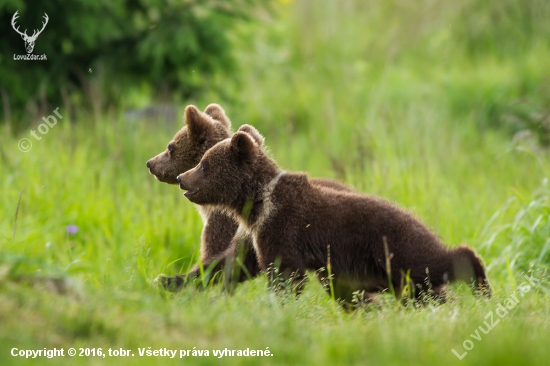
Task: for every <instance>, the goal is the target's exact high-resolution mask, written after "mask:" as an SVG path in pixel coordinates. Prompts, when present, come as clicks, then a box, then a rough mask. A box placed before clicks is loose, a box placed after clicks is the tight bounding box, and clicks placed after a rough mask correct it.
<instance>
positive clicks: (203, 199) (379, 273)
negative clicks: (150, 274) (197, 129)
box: [162, 132, 491, 302]
mask: <svg viewBox="0 0 550 366" xmlns="http://www.w3.org/2000/svg"><path fill="white" fill-rule="evenodd" d="M178 181H179V182H180V188H181V189H183V190H185V191H186V192H185V196H186V197H187V198H188V199H189V200H190V201H191V202H193V203H195V204H198V205H202V206H215V207H218V208H220V209H223V210H226V211H227V212H230V213H232V214H233V215H235V217H236V219H238V220H239V222H240V227H239V234H238V235H237V236H236V238H234V242H235V241H236V240H237V239H238V236H239V235H242V234H243V233H245V235H247V236H249V237H250V239H251V240H252V244H253V247H254V249H255V253H256V256H257V260H258V263H259V266H260V268H261V269H262V270H268V269H270V268H273V264H276V265H278V271H279V272H278V273H280V274H282V275H283V276H286V278H290V279H292V280H293V281H295V283H296V284H297V285H298V284H300V283H301V282H302V279H303V278H304V275H305V271H306V270H314V271H318V273H321V276H325V277H326V276H327V275H328V273H327V272H328V271H327V270H325V268H329V267H328V265H329V264H330V268H331V275H332V283H333V286H332V291H334V295H335V297H336V298H339V299H341V300H345V301H347V302H350V301H351V300H352V295H353V294H354V293H356V294H357V291H360V293H362V294H363V296H364V301H369V300H370V299H371V295H372V293H375V292H379V291H385V290H387V289H389V288H393V289H395V291H396V294H397V295H399V294H400V293H401V290H402V289H403V287H404V285H405V284H406V282H407V281H406V279H407V278H408V279H409V280H410V281H412V283H413V284H414V286H412V287H413V288H415V289H417V291H416V292H415V293H414V295H415V296H416V297H418V296H419V295H420V293H431V294H434V293H435V295H436V296H437V295H439V294H441V295H443V294H444V292H443V286H444V285H445V284H446V283H447V282H452V281H456V280H462V281H465V282H467V283H469V284H472V286H473V291H474V293H475V294H485V295H487V296H490V294H491V287H490V285H489V282H488V281H487V277H486V275H485V269H484V266H483V264H482V262H481V260H480V258H479V257H478V256H477V255H476V253H475V252H474V251H473V250H472V249H470V248H468V247H466V246H460V247H458V248H455V249H449V248H446V247H445V246H444V245H443V244H442V243H441V242H440V241H439V239H438V238H437V236H436V235H434V234H433V233H432V232H431V231H430V230H429V229H428V228H427V227H426V226H424V225H423V224H422V223H421V222H420V221H418V220H417V219H416V218H415V217H413V216H412V215H411V214H409V213H408V212H406V211H404V210H402V209H400V208H399V207H397V206H395V205H393V204H391V203H389V202H388V201H386V200H383V199H381V198H378V197H373V196H368V195H364V194H360V193H357V192H354V191H350V190H335V189H331V188H327V187H323V186H320V185H315V184H312V182H311V180H310V178H308V176H307V175H305V174H302V173H286V172H284V171H282V170H281V169H280V168H279V167H278V166H277V165H276V163H275V162H274V161H273V160H272V159H270V158H269V157H268V156H266V154H265V152H264V151H263V149H262V148H261V147H260V146H259V145H258V144H257V143H256V142H255V141H254V139H253V138H252V137H251V135H250V134H248V133H245V132H237V133H236V134H234V135H233V136H232V137H231V138H228V139H226V140H223V141H221V142H219V143H218V144H216V145H215V146H214V147H212V148H211V149H210V150H208V151H207V152H206V154H205V155H204V156H203V158H202V160H201V161H200V163H199V164H198V165H197V166H196V167H195V168H193V169H191V170H189V171H187V172H185V173H183V174H181V175H179V176H178ZM231 250H232V249H231V247H230V248H229V249H228V251H227V252H226V253H225V254H224V256H221V257H219V258H217V263H218V264H216V262H215V263H214V264H213V266H214V267H215V269H218V270H219V269H222V268H223V263H227V262H226V259H227V258H229V257H230V256H231V255H232V253H231ZM329 258H330V262H328V259H329ZM205 264H206V265H208V263H205ZM190 275H193V276H196V275H197V274H196V273H191V274H190ZM185 281H186V276H176V277H171V278H164V279H163V281H162V282H163V284H164V286H166V287H168V288H171V287H178V286H179V285H181V284H182V283H183V282H185ZM409 283H410V282H409Z"/></svg>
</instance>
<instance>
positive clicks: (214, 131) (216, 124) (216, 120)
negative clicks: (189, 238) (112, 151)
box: [147, 104, 349, 280]
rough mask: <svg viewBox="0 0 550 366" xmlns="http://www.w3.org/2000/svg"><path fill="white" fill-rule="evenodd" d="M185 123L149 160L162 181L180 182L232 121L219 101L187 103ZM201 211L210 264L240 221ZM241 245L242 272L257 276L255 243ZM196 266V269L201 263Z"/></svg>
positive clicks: (336, 185) (254, 133)
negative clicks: (201, 106) (201, 107)
mask: <svg viewBox="0 0 550 366" xmlns="http://www.w3.org/2000/svg"><path fill="white" fill-rule="evenodd" d="M185 122H186V125H185V126H184V127H183V128H182V129H181V130H180V131H178V132H177V133H176V135H175V136H174V138H173V139H172V140H171V141H170V142H169V143H168V147H167V148H166V150H165V151H163V152H162V153H160V154H158V155H157V156H155V157H153V158H152V159H150V160H149V161H147V168H149V172H150V173H151V174H153V175H154V176H155V177H156V179H157V180H159V181H160V182H164V183H168V184H177V180H176V177H177V176H178V175H179V174H181V173H183V172H185V171H187V170H189V169H191V168H193V167H195V166H196V165H197V164H198V163H199V161H200V159H201V158H202V156H203V155H204V153H205V152H206V151H207V150H208V149H209V148H211V147H212V146H214V145H215V144H216V143H218V142H219V141H222V140H223V139H225V138H227V137H230V136H231V135H232V132H231V130H230V128H231V121H230V120H229V118H228V117H227V116H226V115H225V112H224V110H223V108H222V107H221V106H219V105H218V104H210V105H208V106H207V107H206V109H205V110H204V113H202V112H200V111H199V110H198V109H197V108H196V107H195V106H192V105H191V106H188V107H187V108H186V109H185ZM239 131H243V132H246V133H248V134H249V135H250V136H251V137H252V138H253V139H254V141H255V142H256V143H257V145H258V146H260V147H261V146H262V145H263V143H264V138H263V136H262V135H260V133H259V132H258V131H257V130H256V129H255V128H254V127H252V126H249V125H243V126H241V127H240V128H239ZM315 182H316V184H322V185H325V186H327V187H333V188H334V189H349V188H347V187H346V186H345V185H343V184H340V183H338V182H335V181H331V180H328V179H318V180H315ZM198 211H199V213H200V214H201V216H202V218H203V222H204V228H203V230H202V235H201V248H200V258H201V261H202V262H203V263H211V262H212V261H213V260H214V259H215V258H217V257H219V256H220V255H221V254H223V253H224V252H225V251H226V250H227V249H228V248H229V247H230V245H231V240H232V238H233V237H234V236H235V233H236V232H237V228H238V223H237V222H236V221H235V220H234V218H233V217H232V215H228V214H227V213H226V212H224V211H223V210H219V209H217V208H215V207H213V206H200V207H199V206H198ZM240 246H241V247H242V248H240V250H241V251H242V256H243V259H242V260H243V267H244V268H243V269H244V270H243V274H246V276H247V277H246V278H250V277H254V276H256V275H257V274H258V273H259V272H260V268H259V266H258V264H257V261H256V255H255V253H254V250H253V249H251V248H252V243H251V242H250V241H248V240H244V241H243V243H242V244H241V245H240ZM233 251H235V249H233ZM194 268H195V269H197V268H198V265H195V267H194ZM246 278H244V277H243V278H242V280H244V279H246Z"/></svg>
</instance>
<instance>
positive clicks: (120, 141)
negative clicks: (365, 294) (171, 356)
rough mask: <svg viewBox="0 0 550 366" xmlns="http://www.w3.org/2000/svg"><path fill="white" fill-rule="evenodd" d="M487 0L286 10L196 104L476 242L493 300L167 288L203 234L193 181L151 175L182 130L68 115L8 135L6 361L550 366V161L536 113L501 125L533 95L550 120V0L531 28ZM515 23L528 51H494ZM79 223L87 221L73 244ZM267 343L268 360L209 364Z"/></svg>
mask: <svg viewBox="0 0 550 366" xmlns="http://www.w3.org/2000/svg"><path fill="white" fill-rule="evenodd" d="M487 3H488V4H489V5H484V6H481V5H476V4H477V3H475V2H471V1H459V2H455V3H453V5H452V6H451V5H448V4H447V2H440V3H438V2H428V1H424V2H420V3H418V4H417V5H414V6H412V5H408V4H409V3H408V2H405V1H404V0H403V1H393V2H391V3H385V2H375V1H365V2H360V1H343V2H341V5H339V6H336V5H335V4H336V3H334V4H332V5H331V3H329V2H326V3H321V2H305V1H303V2H302V1H299V2H290V3H289V4H278V5H275V12H276V16H275V17H274V18H273V19H271V18H270V17H267V18H269V19H267V20H266V21H265V23H262V24H257V25H255V26H253V27H250V26H248V27H247V28H243V29H241V30H240V33H239V34H237V35H234V38H235V42H236V44H237V50H238V60H239V64H240V65H241V75H242V76H241V78H240V80H239V81H238V82H234V79H229V78H224V77H222V76H220V77H219V79H217V80H212V88H211V91H210V92H209V93H208V94H207V95H205V96H204V97H201V98H200V99H197V100H190V101H187V103H195V104H197V105H198V106H199V107H200V108H204V107H205V106H206V105H207V104H208V103H210V102H219V103H221V104H222V105H223V106H224V107H225V109H226V112H227V113H228V115H229V116H230V117H231V119H232V121H233V124H234V128H235V129H236V128H237V126H239V125H241V124H243V123H249V124H253V125H254V126H256V127H257V128H258V129H259V130H260V132H261V133H263V134H264V135H265V136H266V144H267V145H268V146H269V148H270V150H271V154H272V155H273V157H274V158H275V159H276V160H277V161H278V163H279V164H280V165H281V166H282V167H283V168H284V169H287V170H291V171H307V172H308V173H309V174H310V175H311V176H318V177H332V178H337V179H340V180H342V181H344V182H346V183H348V184H350V185H351V186H353V187H355V188H356V189H358V190H360V191H362V192H365V193H370V194H376V195H380V196H383V197H386V198H388V199H390V200H392V201H394V202H396V203H398V204H399V205H401V206H403V207H405V208H407V209H409V210H411V211H412V212H414V213H415V214H416V215H417V216H419V217H420V218H421V219H422V220H423V221H424V222H425V223H426V224H427V225H429V226H430V227H431V228H433V230H434V231H435V232H437V233H438V235H439V236H440V237H441V238H442V240H443V241H444V242H445V243H446V244H447V245H449V246H454V245H458V244H460V243H467V244H468V245H471V246H472V247H474V248H475V249H476V250H477V251H478V252H479V253H480V254H481V255H482V256H483V258H484V260H485V262H486V264H487V265H488V276H489V278H490V281H491V283H492V284H493V286H494V288H495V296H494V298H493V299H491V300H478V299H475V298H474V297H473V296H471V294H469V292H468V291H467V290H466V288H465V286H457V285H455V286H452V288H451V290H450V294H451V300H450V301H449V303H447V304H444V305H441V306H431V305H429V306H426V307H424V308H419V309H415V308H414V307H412V306H409V307H404V306H401V305H399V304H397V303H396V302H395V301H393V300H392V299H391V298H384V299H383V304H382V306H381V308H380V309H371V310H367V311H365V310H362V309H361V310H358V311H357V312H355V313H353V314H348V313H345V312H344V311H343V310H342V309H341V308H340V307H339V306H338V305H337V304H336V303H335V302H334V301H333V300H332V299H331V298H330V297H329V296H328V295H327V294H326V293H325V292H324V291H323V289H322V288H321V286H320V285H319V284H318V283H317V282H316V281H315V280H314V279H312V281H310V282H309V283H308V285H307V288H306V291H305V293H304V294H303V295H302V296H301V297H300V298H299V299H298V300H296V301H294V300H291V299H287V298H284V297H279V296H277V295H275V294H272V293H270V292H269V291H268V289H267V288H266V278H265V276H261V277H260V278H257V279H255V280H253V281H249V282H248V283H245V284H243V285H241V286H239V287H238V289H237V291H236V293H235V294H234V295H232V296H229V295H227V294H224V293H222V292H221V290H220V288H218V287H216V286H214V287H212V288H209V289H207V290H206V291H195V290H191V289H187V290H184V291H183V292H182V293H180V294H178V295H175V296H172V295H169V294H166V293H164V292H162V291H159V290H158V289H157V288H156V286H155V285H154V283H152V280H153V279H154V278H155V277H156V276H157V275H158V274H160V273H165V274H174V273H179V272H183V271H186V270H187V269H188V268H189V266H190V265H192V264H193V262H194V260H195V259H196V258H197V257H198V250H199V240H200V232H201V228H202V222H201V220H200V217H199V215H198V213H197V212H196V210H195V209H194V208H193V206H192V205H191V204H190V203H189V202H188V201H187V200H186V199H185V197H183V195H182V194H181V191H180V190H179V189H178V188H177V187H175V186H168V185H166V184H161V183H159V182H157V181H156V180H155V179H154V178H153V177H152V176H150V175H149V174H148V172H147V169H146V168H145V161H146V160H147V159H149V158H150V157H152V156H153V155H156V154H157V153H158V152H160V151H161V150H162V149H163V148H164V147H165V145H166V143H167V142H168V141H169V140H170V139H171V137H172V136H173V134H174V133H175V132H176V130H177V128H179V126H174V128H173V129H166V128H165V127H158V126H155V125H154V124H136V123H134V124H132V123H128V122H125V121H124V120H123V119H122V118H120V117H119V116H118V115H117V114H109V113H106V114H105V115H104V116H102V117H101V118H98V119H97V118H91V117H89V118H86V117H81V119H80V120H79V121H78V123H77V124H71V123H69V122H70V121H68V119H69V116H67V115H64V119H63V120H62V121H60V122H59V123H58V124H57V125H55V126H54V127H53V128H52V129H51V130H50V131H49V132H48V133H47V134H46V135H44V136H42V139H41V140H40V141H36V140H34V138H33V137H30V134H29V133H30V131H27V132H23V133H22V134H19V135H17V136H13V135H12V134H11V132H10V130H9V126H1V128H2V129H3V131H2V135H1V145H0V159H2V165H1V169H2V175H0V192H1V197H2V201H1V202H0V215H1V217H2V218H3V220H2V221H1V222H0V364H2V365H7V364H56V365H57V364H61V365H63V364H73V363H81V364H117V365H118V364H131V365H134V364H166V363H176V362H177V361H169V360H167V359H164V358H160V357H159V358H155V357H149V358H147V357H138V348H144V347H145V348H147V347H152V349H158V348H168V349H178V350H179V349H187V350H192V349H193V347H196V349H203V350H205V349H208V350H210V353H211V356H210V357H192V358H191V359H190V360H183V361H179V363H182V362H184V363H185V362H187V363H192V364H218V363H221V362H224V363H227V364H251V365H252V364H258V363H268V364H285V365H286V364H316V365H317V364H319V365H322V364H326V365H340V364H342V365H344V364H369V365H387V364H418V365H428V364H448V365H454V364H472V365H478V364H498V365H504V364H510V365H516V364H540V362H542V361H541V360H544V359H547V358H548V356H549V353H548V346H547V343H548V337H549V335H550V321H549V319H550V316H549V315H550V314H549V309H550V293H549V291H548V289H549V288H550V284H549V281H548V273H547V272H545V269H547V268H548V266H549V265H550V257H549V250H550V242H549V238H550V224H549V214H550V211H549V207H550V192H549V189H548V183H547V179H548V177H549V176H550V164H549V157H550V155H549V153H548V150H546V149H544V148H543V147H541V146H540V145H538V141H539V140H537V135H536V134H537V133H538V132H537V131H536V130H532V136H531V137H528V138H526V139H520V140H518V139H515V140H514V139H513V133H514V132H517V131H519V130H521V129H523V128H526V125H522V124H514V125H510V124H508V123H507V121H509V120H510V115H511V114H512V112H513V110H514V108H515V106H516V105H517V104H518V103H524V102H525V101H528V103H524V104H522V108H528V110H527V114H528V115H534V114H536V113H543V112H544V111H548V110H550V104H548V100H550V93H549V94H546V92H545V90H547V89H545V88H547V86H546V85H547V83H548V81H547V78H548V76H549V75H548V67H547V66H548V65H549V64H550V57H549V56H548V55H549V54H550V53H549V52H548V51H549V45H548V42H547V39H548V38H547V35H548V34H550V32H549V26H548V23H547V22H546V20H545V22H546V23H544V22H541V21H540V18H541V14H547V13H545V12H547V11H548V6H547V5H546V4H545V3H543V2H537V1H534V0H532V1H530V2H529V4H530V5H529V6H531V7H530V8H529V9H531V10H533V9H534V10H533V13H534V14H535V15H536V16H535V15H533V23H532V26H527V25H525V24H527V23H525V24H524V23H521V22H515V18H514V17H513V16H511V15H510V17H509V18H506V17H500V18H499V19H500V23H498V24H497V25H495V28H494V29H493V28H490V27H489V26H488V25H487V24H491V23H490V22H487V19H490V14H491V13H492V12H494V11H497V10H498V11H500V10H502V9H500V8H498V6H499V5H498V4H500V2H496V1H491V2H487ZM339 4H340V2H339ZM505 4H506V6H508V7H510V6H513V4H514V2H513V1H511V0H509V1H506V2H505ZM495 7H496V8H495ZM495 9H496V10H495ZM499 9H500V10H499ZM498 11H497V13H498ZM524 15H525V14H524ZM524 15H522V16H524ZM264 17H266V16H264ZM542 18H543V19H547V17H542ZM522 19H523V18H522ZM516 23H517V24H516ZM484 24H485V25H484ZM510 24H516V28H514V29H513V32H512V31H511V33H510V35H509V36H510V37H513V36H514V35H517V37H518V38H517V39H518V40H520V41H521V42H516V43H514V42H512V41H511V40H507V41H506V42H505V44H503V45H501V44H500V43H499V42H497V41H498V40H499V39H500V38H499V37H501V36H502V32H505V29H507V28H506V27H507V26H508V25H510ZM449 25H451V26H450V27H449ZM488 27H489V28H488ZM522 27H528V28H529V29H527V30H525V29H523V28H522ZM529 32H531V33H529ZM504 34H505V35H506V33H504ZM525 34H528V35H530V36H529V37H528V38H525ZM545 37H546V38H545ZM526 39H527V40H526ZM484 45H485V46H487V45H488V46H487V47H484ZM545 78H546V79H545ZM545 80H546V81H545ZM545 83H546V84H545ZM181 107H182V108H183V107H184V105H182V106H181ZM511 111H512V112H511ZM60 112H61V113H62V114H63V113H64V112H63V110H62V109H60ZM524 112H525V111H524ZM32 122H33V124H34V125H36V124H38V123H39V121H32ZM34 129H36V127H34ZM24 137H25V138H29V139H31V141H32V142H33V147H32V149H31V150H30V151H29V152H27V153H23V152H21V151H19V149H18V148H17V143H18V141H19V139H21V138H24ZM21 192H22V193H21ZM20 195H21V197H22V199H21V203H20V205H19V206H18V202H19V197H20ZM18 207H19V208H18ZM16 212H17V225H16V230H15V235H14V225H15V216H16ZM67 225H77V226H78V228H79V230H78V232H77V233H76V234H68V233H67V230H66V227H67ZM524 273H529V275H530V276H532V277H534V278H535V279H536V286H535V287H534V288H533V289H531V291H529V292H527V293H525V294H524V295H525V296H524V297H521V296H520V295H516V296H517V297H518V299H519V302H518V304H517V305H516V306H515V307H514V308H513V309H512V310H510V311H509V313H508V314H507V315H506V316H505V317H504V318H502V319H501V320H500V322H499V323H498V324H497V325H496V327H495V329H493V330H491V331H490V332H489V333H488V334H483V333H481V332H478V333H480V334H481V337H482V338H481V340H479V341H478V340H475V339H473V338H472V336H471V334H473V335H475V331H476V329H477V328H478V327H479V326H483V327H485V326H484V325H483V324H484V321H487V319H486V318H485V317H486V315H487V314H488V313H489V312H490V311H493V312H495V311H496V309H497V307H498V305H499V303H503V302H504V301H505V300H506V299H507V298H508V297H509V296H511V295H513V294H518V291H520V290H521V289H522V288H523V287H522V285H521V284H522V282H524V281H526V280H525V278H524V277H523V274H524ZM52 277H56V278H57V277H59V278H63V279H64V281H65V282H64V284H65V285H66V287H67V289H68V290H67V293H66V294H64V295H60V294H57V293H56V291H55V290H54V289H55V286H54V285H53V284H52V282H51V281H48V280H47V279H48V278H52ZM45 279H46V280H45ZM468 339H469V340H471V341H472V342H473V344H474V348H473V349H472V350H470V351H469V352H468V354H467V355H466V357H465V358H464V359H463V360H461V361H460V360H459V359H458V358H457V357H456V356H455V355H454V354H453V353H452V352H451V349H455V350H456V351H457V352H458V353H462V352H464V348H463V342H464V341H466V340H468ZM13 347H17V348H20V349H41V348H44V347H46V348H54V347H57V348H59V347H63V348H65V350H67V349H68V348H69V347H75V348H80V347H84V348H98V347H101V348H102V350H103V352H106V351H107V350H108V349H109V348H112V349H119V348H124V349H130V350H132V352H133V353H134V354H135V355H136V356H135V357H133V358H131V357H129V358H117V359H113V358H106V359H97V358H94V357H74V358H70V357H64V358H58V359H54V360H46V359H44V358H41V359H39V360H38V361H37V360H25V359H21V358H14V357H11V356H10V350H11V349H12V348H13ZM266 347H269V350H270V352H271V353H273V356H272V357H266V358H255V357H242V358H240V357H233V358H224V359H222V360H218V359H216V358H215V357H214V356H212V350H214V349H224V348H228V349H246V348H251V349H258V350H260V349H261V350H265V349H266Z"/></svg>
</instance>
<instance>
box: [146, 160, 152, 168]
mask: <svg viewBox="0 0 550 366" xmlns="http://www.w3.org/2000/svg"><path fill="white" fill-rule="evenodd" d="M146 165H147V168H150V167H151V163H149V160H147V164H146Z"/></svg>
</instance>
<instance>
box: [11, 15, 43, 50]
mask: <svg viewBox="0 0 550 366" xmlns="http://www.w3.org/2000/svg"><path fill="white" fill-rule="evenodd" d="M17 12H18V11H16V12H15V14H13V18H11V26H12V27H13V29H14V30H15V31H16V32H17V33H19V34H20V35H21V38H23V41H25V49H26V50H27V53H32V50H33V49H34V42H35V41H36V38H38V36H39V35H40V33H42V31H43V30H44V28H46V24H48V19H49V18H48V14H46V13H44V19H45V20H46V22H44V23H42V29H40V30H36V29H35V30H34V32H33V34H32V36H30V37H29V36H28V35H27V30H26V29H25V31H24V32H20V31H19V26H18V27H17V28H15V20H16V19H17V18H18V15H17ZM37 32H38V33H37Z"/></svg>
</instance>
